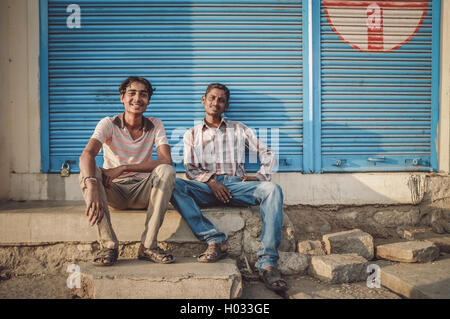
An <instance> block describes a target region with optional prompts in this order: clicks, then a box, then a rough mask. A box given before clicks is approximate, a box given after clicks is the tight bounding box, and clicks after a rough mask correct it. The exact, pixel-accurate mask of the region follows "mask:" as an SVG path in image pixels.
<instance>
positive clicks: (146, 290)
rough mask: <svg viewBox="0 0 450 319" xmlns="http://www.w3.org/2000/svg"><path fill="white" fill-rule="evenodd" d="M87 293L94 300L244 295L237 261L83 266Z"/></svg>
mask: <svg viewBox="0 0 450 319" xmlns="http://www.w3.org/2000/svg"><path fill="white" fill-rule="evenodd" d="M80 272H81V282H82V287H84V288H82V289H83V292H84V293H85V294H87V297H90V298H94V299H106V298H108V299H144V298H145V299H202V298H203V299H234V298H239V297H240V296H241V294H242V277H241V274H240V272H239V270H238V268H237V266H236V262H235V261H234V260H232V259H229V258H226V259H223V260H221V261H219V262H216V263H214V264H203V263H198V262H197V261H196V259H194V258H186V257H185V258H177V260H176V262H175V263H173V264H167V265H162V264H155V263H152V262H148V261H141V260H136V259H119V260H118V262H117V263H116V264H115V265H113V266H110V267H96V266H93V265H91V264H88V263H86V264H81V265H80Z"/></svg>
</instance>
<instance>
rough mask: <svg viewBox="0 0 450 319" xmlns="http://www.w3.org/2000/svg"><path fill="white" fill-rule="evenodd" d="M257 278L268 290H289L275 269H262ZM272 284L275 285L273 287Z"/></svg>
mask: <svg viewBox="0 0 450 319" xmlns="http://www.w3.org/2000/svg"><path fill="white" fill-rule="evenodd" d="M259 276H260V279H261V280H262V282H263V283H264V285H265V286H266V287H267V288H268V289H270V290H273V291H275V292H283V291H286V290H288V289H289V288H288V286H287V283H286V281H284V280H283V279H282V278H281V274H280V271H279V270H278V269H277V268H270V269H263V270H262V271H260V272H259ZM274 283H276V285H275V286H274V285H273V284H274Z"/></svg>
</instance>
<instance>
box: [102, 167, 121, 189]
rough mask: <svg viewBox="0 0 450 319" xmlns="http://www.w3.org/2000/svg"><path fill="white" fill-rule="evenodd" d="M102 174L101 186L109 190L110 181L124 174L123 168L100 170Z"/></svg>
mask: <svg viewBox="0 0 450 319" xmlns="http://www.w3.org/2000/svg"><path fill="white" fill-rule="evenodd" d="M100 169H101V170H102V172H103V185H104V186H105V187H106V188H110V187H111V184H112V181H113V180H114V179H116V178H117V177H119V176H120V175H122V173H123V172H124V167H123V166H118V167H115V168H108V169H105V168H100Z"/></svg>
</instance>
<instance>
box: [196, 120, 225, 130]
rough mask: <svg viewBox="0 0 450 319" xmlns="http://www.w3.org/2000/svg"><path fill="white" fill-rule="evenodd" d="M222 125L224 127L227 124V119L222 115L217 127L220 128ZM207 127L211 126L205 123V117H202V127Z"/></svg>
mask: <svg viewBox="0 0 450 319" xmlns="http://www.w3.org/2000/svg"><path fill="white" fill-rule="evenodd" d="M222 125H223V126H224V128H226V127H227V126H228V121H227V120H225V119H224V118H223V117H222V120H221V121H220V124H219V127H218V128H219V129H220V128H222ZM205 128H206V129H208V128H212V127H211V126H208V124H206V120H205V119H203V120H202V129H205Z"/></svg>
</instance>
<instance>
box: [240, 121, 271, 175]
mask: <svg viewBox="0 0 450 319" xmlns="http://www.w3.org/2000/svg"><path fill="white" fill-rule="evenodd" d="M245 137H246V145H247V146H248V148H249V149H250V150H251V151H253V152H256V153H257V154H258V157H259V159H260V161H261V166H260V168H259V170H258V172H256V178H257V179H258V180H260V181H270V180H271V178H272V169H273V166H274V164H275V152H274V151H272V150H271V149H270V148H269V147H268V146H267V145H266V144H264V143H263V142H261V140H260V139H258V138H257V137H256V135H255V133H254V132H253V130H252V129H250V128H249V127H245ZM247 180H250V179H247ZM252 180H253V179H252Z"/></svg>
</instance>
